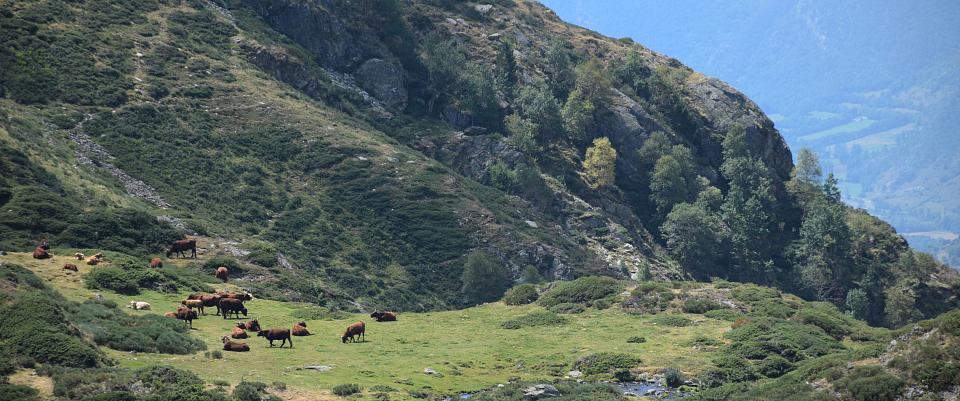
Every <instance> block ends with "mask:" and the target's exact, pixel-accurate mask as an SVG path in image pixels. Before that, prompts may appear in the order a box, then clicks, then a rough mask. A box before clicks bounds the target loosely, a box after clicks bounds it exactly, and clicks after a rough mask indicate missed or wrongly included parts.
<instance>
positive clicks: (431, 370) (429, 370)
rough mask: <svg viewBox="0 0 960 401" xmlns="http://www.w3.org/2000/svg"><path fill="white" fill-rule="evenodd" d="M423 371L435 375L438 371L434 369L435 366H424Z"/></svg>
mask: <svg viewBox="0 0 960 401" xmlns="http://www.w3.org/2000/svg"><path fill="white" fill-rule="evenodd" d="M423 373H424V374H427V375H435V374H437V371H436V370H433V368H423Z"/></svg>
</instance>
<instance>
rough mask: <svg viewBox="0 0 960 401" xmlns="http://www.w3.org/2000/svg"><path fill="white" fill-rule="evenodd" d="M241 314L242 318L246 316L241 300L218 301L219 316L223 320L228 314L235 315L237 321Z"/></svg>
mask: <svg viewBox="0 0 960 401" xmlns="http://www.w3.org/2000/svg"><path fill="white" fill-rule="evenodd" d="M241 313H243V316H244V317H246V316H247V308H246V307H244V306H243V301H242V300H239V299H230V298H221V299H220V314H221V315H222V316H223V318H224V319H227V317H228V316H230V314H235V315H236V316H237V319H239V318H240V314H241Z"/></svg>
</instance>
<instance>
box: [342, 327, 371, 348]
mask: <svg viewBox="0 0 960 401" xmlns="http://www.w3.org/2000/svg"><path fill="white" fill-rule="evenodd" d="M365 331H366V324H364V323H363V322H362V321H360V322H356V323H354V324H351V325H349V326H347V330H346V331H344V332H343V336H341V337H340V340H341V341H343V343H344V344H346V343H347V341H350V342H357V338H361V339H362V340H361V341H367V337H366V336H365V335H364V332H365Z"/></svg>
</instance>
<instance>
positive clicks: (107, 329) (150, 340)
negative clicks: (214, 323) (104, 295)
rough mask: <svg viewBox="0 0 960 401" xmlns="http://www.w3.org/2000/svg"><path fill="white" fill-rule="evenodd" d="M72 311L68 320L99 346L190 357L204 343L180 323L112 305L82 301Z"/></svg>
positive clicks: (202, 346)
mask: <svg viewBox="0 0 960 401" xmlns="http://www.w3.org/2000/svg"><path fill="white" fill-rule="evenodd" d="M71 309H74V310H73V311H72V313H71V314H72V318H73V320H74V321H76V322H78V323H79V325H80V327H81V328H82V329H83V330H84V331H86V332H88V333H90V334H91V335H92V337H93V341H94V342H96V343H97V344H99V345H102V346H106V347H110V348H113V349H115V350H119V351H137V352H160V353H165V354H190V353H193V352H195V351H199V350H203V349H206V344H205V343H204V342H203V341H201V340H198V339H195V338H192V337H190V336H189V335H188V334H187V333H188V330H187V326H186V325H184V324H183V322H181V321H178V320H173V319H168V318H165V317H162V316H160V315H155V314H150V315H144V316H131V315H127V314H126V313H124V312H122V311H120V310H119V309H117V308H116V305H112V306H111V305H105V304H103V303H99V302H89V301H88V302H85V303H83V304H81V305H78V306H76V307H74V308H71Z"/></svg>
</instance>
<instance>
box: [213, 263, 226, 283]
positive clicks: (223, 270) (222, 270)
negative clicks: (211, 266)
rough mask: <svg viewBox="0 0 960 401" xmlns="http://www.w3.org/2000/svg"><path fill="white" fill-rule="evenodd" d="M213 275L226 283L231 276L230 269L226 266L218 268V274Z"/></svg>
mask: <svg viewBox="0 0 960 401" xmlns="http://www.w3.org/2000/svg"><path fill="white" fill-rule="evenodd" d="M213 275H214V276H216V277H217V278H218V279H220V280H222V281H223V282H224V283H226V282H227V278H228V277H229V276H230V269H228V268H227V267H226V266H220V267H218V268H217V272H216V273H214V274H213Z"/></svg>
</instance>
